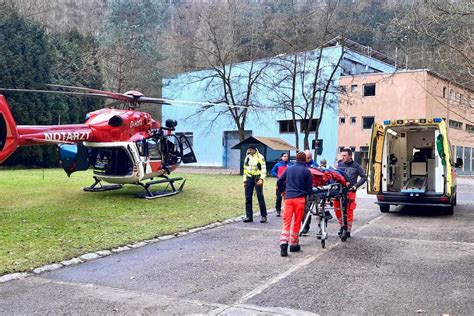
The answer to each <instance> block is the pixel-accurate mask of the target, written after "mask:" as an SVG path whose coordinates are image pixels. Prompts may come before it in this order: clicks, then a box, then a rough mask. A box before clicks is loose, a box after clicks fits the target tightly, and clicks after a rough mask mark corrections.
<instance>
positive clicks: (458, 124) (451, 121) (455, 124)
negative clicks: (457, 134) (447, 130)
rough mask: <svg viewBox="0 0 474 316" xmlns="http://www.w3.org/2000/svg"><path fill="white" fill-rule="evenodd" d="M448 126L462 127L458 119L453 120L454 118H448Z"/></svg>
mask: <svg viewBox="0 0 474 316" xmlns="http://www.w3.org/2000/svg"><path fill="white" fill-rule="evenodd" d="M449 127H451V128H457V129H461V128H462V123H461V122H458V121H455V120H449Z"/></svg>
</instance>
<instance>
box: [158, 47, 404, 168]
mask: <svg viewBox="0 0 474 316" xmlns="http://www.w3.org/2000/svg"><path fill="white" fill-rule="evenodd" d="M320 52H322V53H321V61H320V63H319V75H318V81H317V87H324V86H325V85H326V83H327V82H328V79H329V78H330V75H331V73H333V71H334V70H335V71H334V74H333V76H332V80H331V81H329V82H330V83H329V89H328V92H329V93H327V95H326V103H325V104H326V106H325V107H324V111H323V118H322V120H321V125H320V128H319V137H318V138H319V139H323V140H324V149H323V152H322V154H321V155H320V156H318V160H320V159H321V158H325V159H327V161H328V162H329V163H331V162H333V161H334V160H335V159H336V155H337V152H338V149H337V142H338V98H339V90H338V89H339V77H340V76H341V75H358V74H363V73H374V72H384V73H391V72H394V71H395V70H396V67H395V66H394V62H393V61H392V60H391V59H389V58H388V57H386V56H384V55H383V54H380V53H378V52H375V51H372V50H370V48H367V47H364V46H361V45H359V44H357V43H355V42H352V41H347V40H346V41H345V42H344V47H343V46H341V45H340V43H339V41H338V39H334V40H332V41H331V42H329V43H328V44H327V45H325V46H324V48H322V50H320V49H319V48H318V49H314V50H311V51H306V52H301V53H297V55H296V57H298V60H299V61H298V63H297V66H298V69H299V71H298V79H297V84H296V86H297V87H299V88H297V89H295V92H296V95H295V98H296V104H304V102H305V98H304V94H305V93H306V96H307V95H308V94H310V92H311V89H312V87H311V86H312V83H313V81H314V77H315V74H314V73H315V71H314V69H316V68H317V65H318V59H319V57H320V56H319V55H320ZM341 56H342V57H341ZM294 60H295V55H279V56H275V57H273V58H268V59H263V60H256V61H249V62H242V63H238V64H233V65H228V66H226V67H223V68H222V69H221V70H222V71H226V72H228V73H231V76H230V77H229V79H230V81H232V86H233V87H234V91H233V92H234V97H235V100H239V101H238V102H236V103H237V104H239V102H240V100H242V98H243V97H244V96H245V93H246V91H247V88H246V87H247V84H248V81H249V78H250V79H255V78H256V77H257V76H255V74H257V73H258V81H257V80H255V85H254V87H253V90H252V96H251V101H252V102H251V103H252V105H253V106H254V107H252V110H250V111H249V112H248V116H247V120H246V124H245V131H246V132H245V137H248V136H263V137H278V138H281V139H283V140H285V141H286V142H288V143H290V144H292V145H296V141H295V133H294V130H293V129H292V127H293V124H292V121H291V120H292V114H291V111H289V110H285V109H284V107H283V105H282V103H284V102H283V101H284V99H285V96H287V95H288V94H289V93H290V91H291V84H290V83H291V81H290V80H288V79H287V77H288V71H287V70H288V69H289V68H291V67H290V66H291V65H292V64H291V63H292V62H293V61H294ZM336 65H339V66H338V67H337V68H336ZM335 68H336V69H335ZM316 90H318V89H316ZM303 91H305V92H303ZM162 93H163V97H164V98H169V99H175V100H187V101H204V102H206V101H207V102H222V101H223V100H224V99H225V98H224V88H223V85H222V80H219V79H218V78H217V76H216V69H205V70H200V71H195V72H187V73H181V74H178V75H176V76H173V77H169V78H165V79H164V80H163V92H162ZM322 97H323V92H322V91H318V93H317V94H316V100H317V104H320V103H318V102H321V99H322ZM228 111H229V109H228V108H227V107H226V106H213V107H196V106H195V104H192V103H190V104H188V106H177V105H163V109H162V117H163V121H164V120H166V119H168V118H173V119H176V120H177V121H178V126H177V129H176V131H177V132H181V133H185V134H186V135H187V136H188V137H191V138H192V144H193V149H194V151H195V154H196V158H197V161H198V162H197V163H196V165H199V166H214V167H222V168H233V169H234V168H235V169H237V168H239V164H240V154H239V153H238V152H236V151H235V150H232V149H230V148H231V147H233V146H234V145H235V144H236V143H238V142H240V140H239V134H238V132H237V128H236V125H235V122H234V120H233V119H232V117H231V116H229V115H228V113H229V112H228ZM301 111H302V110H300V112H301ZM299 114H302V113H299ZM317 117H319V109H318V108H316V111H315V114H314V115H313V118H317ZM307 123H308V122H304V121H302V120H298V121H297V126H296V128H297V129H298V131H301V126H300V125H301V124H307ZM303 136H304V135H303V133H299V146H297V147H299V148H300V149H301V150H303V149H304V148H303ZM313 139H314V133H312V135H310V138H309V142H310V144H311V141H312V140H313ZM266 158H267V160H273V159H277V158H278V157H266Z"/></svg>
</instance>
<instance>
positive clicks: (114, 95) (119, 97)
mask: <svg viewBox="0 0 474 316" xmlns="http://www.w3.org/2000/svg"><path fill="white" fill-rule="evenodd" d="M46 85H47V86H48V87H54V88H63V89H73V90H80V91H87V92H88V93H93V94H101V95H104V96H107V97H108V98H110V99H114V100H118V101H125V102H134V101H135V98H134V97H132V96H129V95H125V94H122V93H117V92H111V91H104V90H97V89H91V88H84V87H74V86H64V85H59V84H46Z"/></svg>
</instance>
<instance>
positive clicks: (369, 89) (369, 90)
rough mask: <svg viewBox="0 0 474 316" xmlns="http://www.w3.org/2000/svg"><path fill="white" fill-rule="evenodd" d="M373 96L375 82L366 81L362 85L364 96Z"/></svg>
mask: <svg viewBox="0 0 474 316" xmlns="http://www.w3.org/2000/svg"><path fill="white" fill-rule="evenodd" d="M373 96H375V83H368V84H365V85H364V97H373Z"/></svg>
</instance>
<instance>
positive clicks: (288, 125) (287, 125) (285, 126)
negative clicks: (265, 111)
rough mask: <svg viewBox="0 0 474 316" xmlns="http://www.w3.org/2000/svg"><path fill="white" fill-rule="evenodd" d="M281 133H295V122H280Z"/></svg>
mask: <svg viewBox="0 0 474 316" xmlns="http://www.w3.org/2000/svg"><path fill="white" fill-rule="evenodd" d="M279 123H280V133H294V132H295V124H294V122H293V120H285V121H280V122H279Z"/></svg>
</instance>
